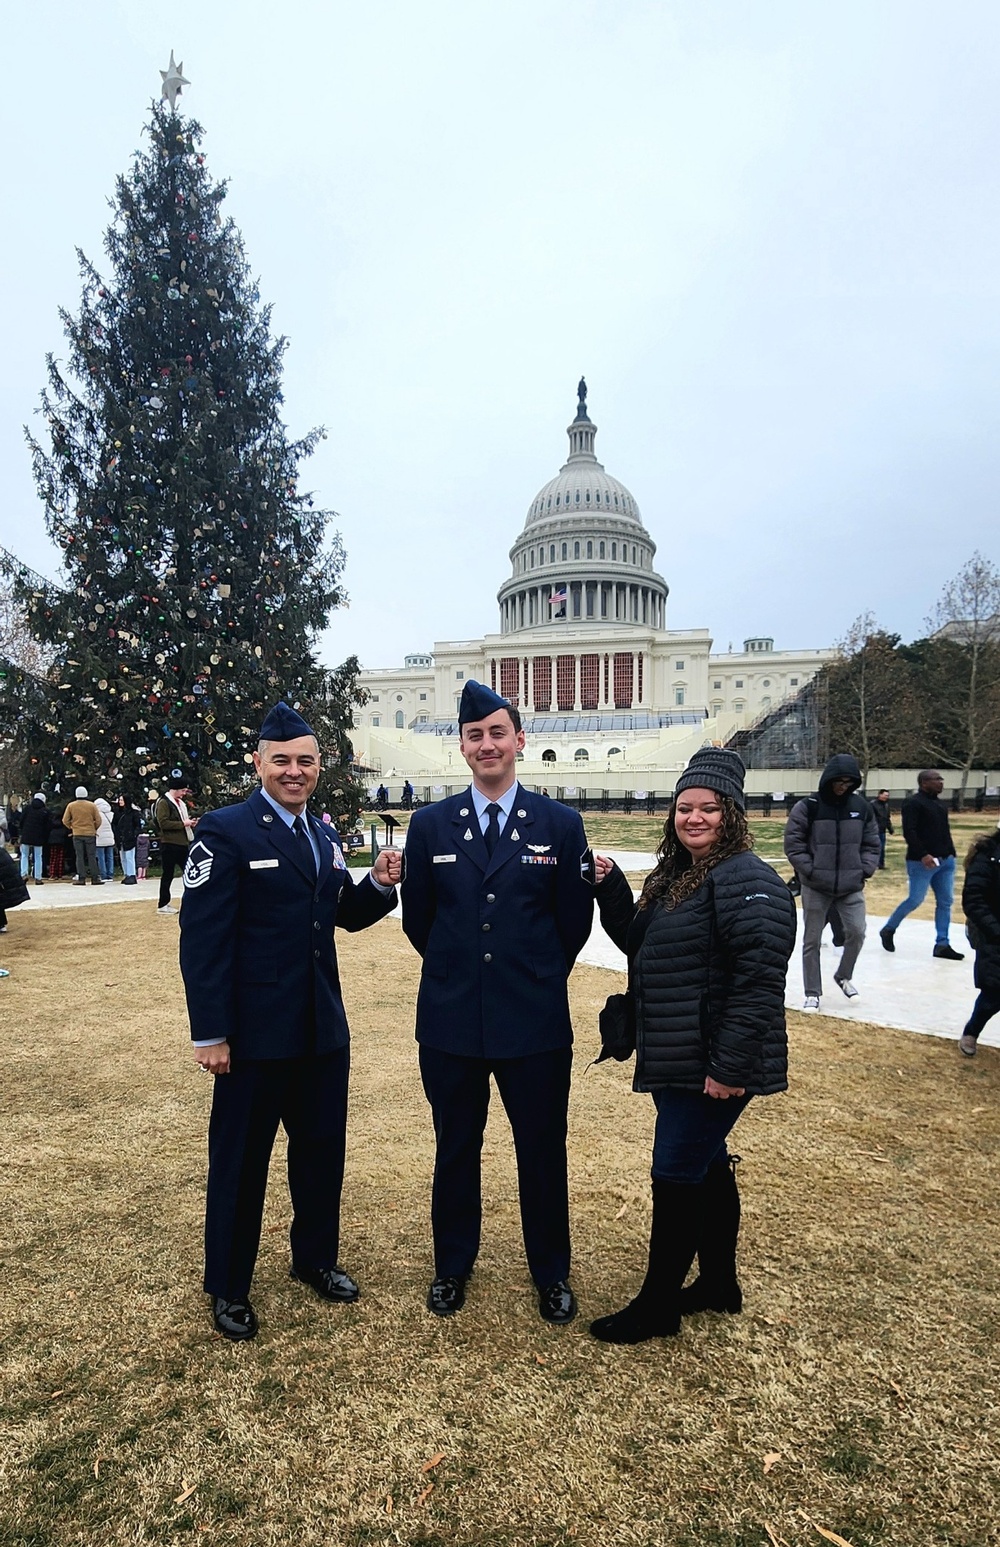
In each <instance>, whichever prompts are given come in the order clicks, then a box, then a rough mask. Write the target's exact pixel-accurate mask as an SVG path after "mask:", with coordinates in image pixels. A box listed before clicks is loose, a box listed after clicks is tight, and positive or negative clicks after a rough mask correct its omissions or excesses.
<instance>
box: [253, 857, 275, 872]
mask: <svg viewBox="0 0 1000 1547" xmlns="http://www.w3.org/2000/svg"><path fill="white" fill-rule="evenodd" d="M280 863H281V861H280V860H277V859H252V860H251V861H250V869H251V870H277V868H278V866H279V865H280Z"/></svg>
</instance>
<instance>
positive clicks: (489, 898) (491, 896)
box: [486, 892, 497, 902]
mask: <svg viewBox="0 0 1000 1547" xmlns="http://www.w3.org/2000/svg"><path fill="white" fill-rule="evenodd" d="M496 900H497V899H496V893H495V892H487V893H486V901H487V902H496Z"/></svg>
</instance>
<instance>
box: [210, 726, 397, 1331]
mask: <svg viewBox="0 0 1000 1547" xmlns="http://www.w3.org/2000/svg"><path fill="white" fill-rule="evenodd" d="M254 763H255V766H256V769H257V772H258V774H259V775H260V781H261V787H260V789H259V790H255V791H254V793H253V794H252V795H251V796H250V798H249V799H248V800H246V801H244V802H243V803H242V804H240V805H235V806H226V807H224V808H223V809H221V810H218V811H212V812H210V813H209V814H208V815H207V816H204V817H202V818H201V820H200V821H199V823H198V832H197V837H196V840H195V842H194V843H192V845H191V849H190V852H189V855H188V861H187V866H186V868H185V872H184V902H183V907H182V909H181V972H182V973H183V976H184V988H185V991H186V994H187V1004H188V1015H189V1018H190V1022H191V1035H192V1038H193V1041H194V1049H195V1058H196V1060H197V1062H198V1064H199V1065H200V1067H201V1068H202V1069H203V1070H205V1071H206V1072H207V1073H209V1074H212V1075H214V1076H215V1087H214V1092H213V1099H212V1116H211V1122H210V1126H209V1168H208V1196H207V1205H206V1217H205V1290H206V1292H207V1293H208V1294H209V1295H211V1296H212V1311H213V1317H214V1321H215V1325H216V1327H217V1329H218V1330H219V1332H221V1333H222V1334H223V1335H224V1336H225V1337H228V1338H231V1339H232V1340H233V1341H242V1340H244V1339H246V1338H251V1337H253V1336H254V1334H255V1333H256V1331H257V1318H256V1315H255V1313H254V1309H253V1306H252V1305H251V1303H250V1299H249V1294H250V1284H251V1279H252V1277H253V1270H254V1264H255V1262H256V1258H257V1248H258V1245H259V1243H260V1231H261V1217H262V1213H263V1208H264V1192H265V1188H266V1186H267V1172H268V1165H269V1162H270V1158H271V1149H272V1147H273V1144H274V1139H275V1135H276V1134H277V1130H278V1124H279V1123H281V1124H282V1125H283V1126H284V1128H285V1131H286V1133H287V1135H288V1187H289V1191H290V1193H291V1199H292V1211H293V1217H292V1227H291V1256H292V1265H291V1274H292V1277H293V1278H296V1279H300V1280H302V1281H303V1282H304V1283H306V1284H309V1285H311V1286H312V1288H313V1289H314V1290H315V1291H316V1293H317V1294H318V1295H320V1296H322V1297H323V1298H324V1299H326V1300H334V1301H342V1302H350V1301H353V1300H356V1299H357V1298H358V1286H357V1284H356V1283H355V1282H354V1280H353V1279H352V1278H351V1277H350V1275H349V1274H348V1273H346V1272H345V1271H344V1270H343V1269H342V1268H341V1267H340V1264H339V1248H340V1193H341V1186H342V1183H343V1176H344V1147H345V1131H346V1124H347V1089H348V1072H349V1068H350V1048H349V1032H348V1027H347V1017H346V1015H345V1014H344V1004H343V1000H342V998H341V993H340V979H339V976H338V973H337V953H336V948H335V946H334V937H333V931H334V926H335V925H339V926H340V927H341V928H343V929H350V930H356V929H364V928H365V927H366V926H367V925H369V924H374V923H375V922H376V920H378V919H381V918H384V917H385V915H386V914H387V913H389V912H390V911H391V909H392V908H393V906H394V904H395V901H396V893H395V890H394V883H395V882H396V881H397V880H398V879H399V867H400V857H399V855H398V854H396V853H394V852H393V851H392V850H389V849H385V850H383V851H382V853H381V854H380V855H379V857H378V861H377V863H376V865H375V868H374V870H373V872H372V874H371V875H370V876H366V877H365V878H364V879H363V880H362V881H361V882H360V883H359V884H358V885H355V884H354V882H353V881H352V878H351V875H350V873H349V871H348V869H347V866H346V863H345V861H344V856H343V852H342V850H341V847H340V842H339V839H338V835H337V833H336V832H335V831H334V830H333V829H332V828H330V827H329V826H325V825H324V824H323V823H322V822H318V821H317V820H316V819H315V817H312V816H310V814H309V812H308V811H307V810H306V804H307V802H308V800H309V797H310V795H311V794H312V793H313V791H314V790H315V788H316V783H317V780H318V778H319V773H320V756H319V746H318V743H317V741H316V737H315V736H314V734H313V732H312V730H311V728H310V727H309V726H308V725H307V724H306V722H305V720H304V719H303V718H302V716H301V715H299V714H298V713H297V712H296V711H295V710H294V709H291V708H289V706H288V705H287V704H283V703H281V704H278V705H277V706H276V707H275V708H274V709H272V710H271V712H270V713H269V714H268V716H267V718H266V719H265V721H264V723H263V725H262V726H261V729H260V742H259V745H258V750H257V751H256V753H255V754H254Z"/></svg>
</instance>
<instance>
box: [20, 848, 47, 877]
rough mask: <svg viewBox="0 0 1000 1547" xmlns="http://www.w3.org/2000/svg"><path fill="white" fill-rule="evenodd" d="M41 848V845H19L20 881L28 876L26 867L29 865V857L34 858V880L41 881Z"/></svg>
mask: <svg viewBox="0 0 1000 1547" xmlns="http://www.w3.org/2000/svg"><path fill="white" fill-rule="evenodd" d="M43 847H44V845H43V844H41V843H22V845H21V878H22V880H23V879H24V877H25V876H27V874H28V867H29V866H30V864H31V856H32V855H34V856H35V880H36V881H40V880H41V879H42V849H43Z"/></svg>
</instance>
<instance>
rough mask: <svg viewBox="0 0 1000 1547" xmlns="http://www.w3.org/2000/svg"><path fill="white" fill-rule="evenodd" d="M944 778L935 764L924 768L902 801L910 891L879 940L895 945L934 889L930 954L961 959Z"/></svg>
mask: <svg viewBox="0 0 1000 1547" xmlns="http://www.w3.org/2000/svg"><path fill="white" fill-rule="evenodd" d="M943 789H944V780H943V779H942V777H941V775H940V774H939V773H938V771H937V769H936V768H925V769H924V770H923V772H922V773H919V774H918V775H917V793H916V794H915V795H911V796H910V797H909V799H908V800H904V801H903V837H904V838H905V839H906V874H907V876H908V877H909V880H910V890H909V893H908V895H907V896H906V897H904V898H903V901H902V902H901V903H900V905H899V907H898V908H897V909H896V911H895V913H893V914H892V916H891V917H890V918H887V919H886V921H885V923H884V924H883V926H882V928H881V929H880V930H879V939H880V940H881V941H882V944H883V945H884V946H885V949H886V950H887V951H894V950H895V949H896V942H895V934H896V930H897V929H898V928H899V926H900V924H901V923H902V922H903V920H904V919H905V918H906V916H907V914H909V913H912V912H913V910H914V908H919V907H920V904H921V903H922V902H923V900H924V898H925V897H926V896H927V889H928V887H932V888H933V890H934V903H935V906H934V933H935V943H934V955H935V956H939V957H941V958H942V960H944V961H951V962H960V961H964V960H965V957H964V955H963V953H962V952H961V951H955V950H953V949H952V947H951V945H950V943H949V940H948V934H949V932H950V929H951V902H952V897H953V896H954V893H955V845H954V843H953V842H952V839H951V827H950V826H949V824H948V810H947V807H946V806H945V804H944V802H943V800H942V799H941V791H942V790H943Z"/></svg>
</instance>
